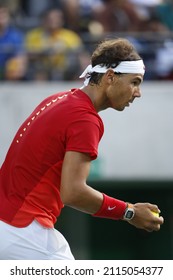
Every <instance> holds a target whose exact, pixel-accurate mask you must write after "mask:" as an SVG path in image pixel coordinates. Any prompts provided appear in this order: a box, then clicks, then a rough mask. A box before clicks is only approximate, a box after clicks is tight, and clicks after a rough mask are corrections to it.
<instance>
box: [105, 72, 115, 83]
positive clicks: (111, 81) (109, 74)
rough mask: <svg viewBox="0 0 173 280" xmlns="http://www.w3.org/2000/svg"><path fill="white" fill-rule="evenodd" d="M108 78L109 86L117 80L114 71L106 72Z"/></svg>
mask: <svg viewBox="0 0 173 280" xmlns="http://www.w3.org/2000/svg"><path fill="white" fill-rule="evenodd" d="M106 77H107V81H108V83H109V84H112V83H113V82H114V80H115V74H114V71H113V70H111V69H110V70H108V71H107V72H106Z"/></svg>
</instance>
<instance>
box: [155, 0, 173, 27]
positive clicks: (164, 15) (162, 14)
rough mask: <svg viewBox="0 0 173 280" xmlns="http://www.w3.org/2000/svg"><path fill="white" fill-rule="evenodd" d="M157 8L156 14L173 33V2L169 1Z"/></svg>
mask: <svg viewBox="0 0 173 280" xmlns="http://www.w3.org/2000/svg"><path fill="white" fill-rule="evenodd" d="M166 2H167V3H163V4H161V5H159V6H157V7H156V12H157V15H158V17H159V18H160V20H161V22H162V23H163V24H164V25H165V26H167V27H168V28H169V30H171V31H173V0H167V1H166Z"/></svg>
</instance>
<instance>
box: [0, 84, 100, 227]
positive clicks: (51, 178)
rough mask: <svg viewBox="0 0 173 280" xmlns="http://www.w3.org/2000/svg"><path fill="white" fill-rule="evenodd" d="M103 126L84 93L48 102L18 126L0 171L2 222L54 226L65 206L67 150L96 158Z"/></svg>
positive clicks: (75, 92) (66, 93) (72, 91)
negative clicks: (62, 187) (62, 191)
mask: <svg viewBox="0 0 173 280" xmlns="http://www.w3.org/2000/svg"><path fill="white" fill-rule="evenodd" d="M103 130H104V128H103V123H102V120H101V118H100V117H99V115H98V114H97V112H96V111H95V109H94V107H93V104H92V102H91V100H90V98H89V97H88V96H87V95H86V94H85V93H83V92H82V91H81V90H75V89H73V90H71V91H69V92H63V93H59V94H55V95H53V96H50V97H48V98H47V99H45V100H44V101H43V102H41V104H40V105H39V106H38V107H37V108H36V109H35V110H34V111H33V113H32V114H31V115H30V116H29V118H27V120H26V121H25V122H24V123H23V124H22V126H21V127H20V128H19V130H18V132H17V133H16V136H15V137H14V140H13V142H12V144H11V146H10V149H9V151H8V153H7V156H6V159H5V161H4V163H3V165H2V167H1V172H0V219H1V220H3V221H5V222H7V223H9V224H11V225H13V226H17V227H23V226H27V225H28V224H29V223H31V222H32V220H34V219H36V220H37V221H38V222H40V223H41V224H42V225H43V226H46V227H52V226H53V224H54V223H55V222H56V218H57V217H58V216H59V215H60V212H61V209H62V207H63V204H62V201H61V199H60V193H59V192H60V181H61V168H62V163H63V159H64V155H65V152H66V151H71V150H72V151H78V152H83V153H88V154H89V155H90V156H91V159H95V158H96V157H97V153H98V143H99V141H100V139H101V137H102V135H103Z"/></svg>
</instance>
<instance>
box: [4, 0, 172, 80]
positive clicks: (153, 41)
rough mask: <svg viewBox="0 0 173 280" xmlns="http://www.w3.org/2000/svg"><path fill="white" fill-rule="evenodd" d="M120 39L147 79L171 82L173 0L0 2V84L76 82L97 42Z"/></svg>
mask: <svg viewBox="0 0 173 280" xmlns="http://www.w3.org/2000/svg"><path fill="white" fill-rule="evenodd" d="M119 36H121V37H126V38H128V39H129V40H131V41H132V43H133V44H134V45H135V46H136V48H137V50H138V52H139V53H140V54H141V56H142V57H143V59H144V62H145V65H146V69H147V71H146V75H145V79H148V80H158V79H163V80H173V0H87V1H86V0H39V1H37V0H0V80H1V81H6V80H8V81H31V80H35V81H47V80H50V81H55V80H56V81H57V80H77V79H78V77H79V75H80V73H81V72H82V71H83V69H84V68H85V67H86V66H87V65H88V64H89V63H90V53H91V52H92V51H93V48H95V44H96V43H98V41H101V40H103V39H104V38H109V37H110V38H112V37H119Z"/></svg>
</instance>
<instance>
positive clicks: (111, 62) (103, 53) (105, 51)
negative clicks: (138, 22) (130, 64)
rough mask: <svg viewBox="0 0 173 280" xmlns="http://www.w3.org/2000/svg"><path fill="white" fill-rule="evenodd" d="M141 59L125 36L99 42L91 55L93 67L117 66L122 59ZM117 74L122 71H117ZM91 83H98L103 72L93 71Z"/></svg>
mask: <svg viewBox="0 0 173 280" xmlns="http://www.w3.org/2000/svg"><path fill="white" fill-rule="evenodd" d="M139 59H141V57H140V55H139V54H138V52H137V51H136V49H135V47H134V46H133V44H132V43H130V42H129V40H127V39H124V38H117V39H108V40H105V41H102V42H101V43H99V44H98V46H97V47H96V49H95V50H94V52H93V54H92V56H91V64H92V67H94V66H95V65H98V64H99V65H102V66H106V67H107V68H109V67H116V66H117V65H118V64H119V63H120V62H121V61H132V60H139ZM116 74H117V75H119V74H121V73H116ZM90 76H91V78H90V82H89V83H90V84H98V83H99V82H100V80H101V78H102V76H103V74H101V73H96V72H93V73H91V75H90Z"/></svg>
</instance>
